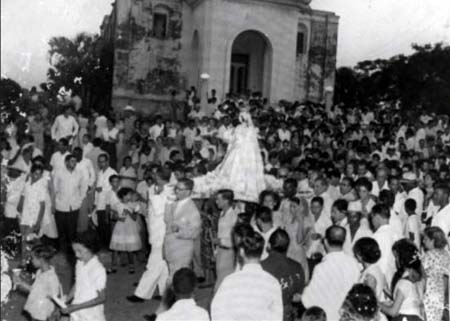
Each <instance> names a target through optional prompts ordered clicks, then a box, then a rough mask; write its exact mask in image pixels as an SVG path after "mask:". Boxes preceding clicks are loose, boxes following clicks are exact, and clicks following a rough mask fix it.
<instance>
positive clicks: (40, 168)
mask: <svg viewBox="0 0 450 321" xmlns="http://www.w3.org/2000/svg"><path fill="white" fill-rule="evenodd" d="M36 171H41V172H43V171H44V167H43V166H42V165H41V164H38V163H36V164H32V165H31V169H30V173H34V172H36Z"/></svg>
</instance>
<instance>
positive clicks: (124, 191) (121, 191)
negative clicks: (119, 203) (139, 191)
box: [117, 187, 134, 199]
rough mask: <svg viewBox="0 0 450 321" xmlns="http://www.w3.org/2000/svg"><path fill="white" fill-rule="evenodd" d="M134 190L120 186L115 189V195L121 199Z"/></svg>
mask: <svg viewBox="0 0 450 321" xmlns="http://www.w3.org/2000/svg"><path fill="white" fill-rule="evenodd" d="M133 192H134V190H133V189H132V188H129V187H122V188H120V189H119V190H118V191H117V197H118V198H119V199H123V198H124V197H125V196H127V195H128V194H130V193H133Z"/></svg>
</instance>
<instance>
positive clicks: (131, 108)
mask: <svg viewBox="0 0 450 321" xmlns="http://www.w3.org/2000/svg"><path fill="white" fill-rule="evenodd" d="M123 110H127V111H136V109H135V108H134V107H133V106H130V105H127V106H126V107H125V108H124V109H123Z"/></svg>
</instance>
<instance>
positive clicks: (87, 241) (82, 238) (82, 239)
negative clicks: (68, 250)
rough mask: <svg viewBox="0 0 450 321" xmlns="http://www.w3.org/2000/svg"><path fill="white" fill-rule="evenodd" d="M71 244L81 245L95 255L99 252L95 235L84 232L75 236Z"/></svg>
mask: <svg viewBox="0 0 450 321" xmlns="http://www.w3.org/2000/svg"><path fill="white" fill-rule="evenodd" d="M72 243H73V244H76V243H77V244H81V245H83V246H84V247H85V248H87V249H88V250H89V251H91V252H92V253H97V252H98V251H99V250H100V244H99V243H100V242H99V239H98V236H97V233H94V232H92V231H86V232H83V233H80V234H78V235H77V237H76V238H75V239H74V240H73V242H72Z"/></svg>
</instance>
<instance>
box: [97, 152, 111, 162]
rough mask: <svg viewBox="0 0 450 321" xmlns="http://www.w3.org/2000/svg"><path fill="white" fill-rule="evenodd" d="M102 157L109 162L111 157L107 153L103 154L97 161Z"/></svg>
mask: <svg viewBox="0 0 450 321" xmlns="http://www.w3.org/2000/svg"><path fill="white" fill-rule="evenodd" d="M100 157H103V158H105V160H106V161H109V155H108V154H107V153H102V154H100V155H98V157H97V160H99V159H100Z"/></svg>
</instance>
